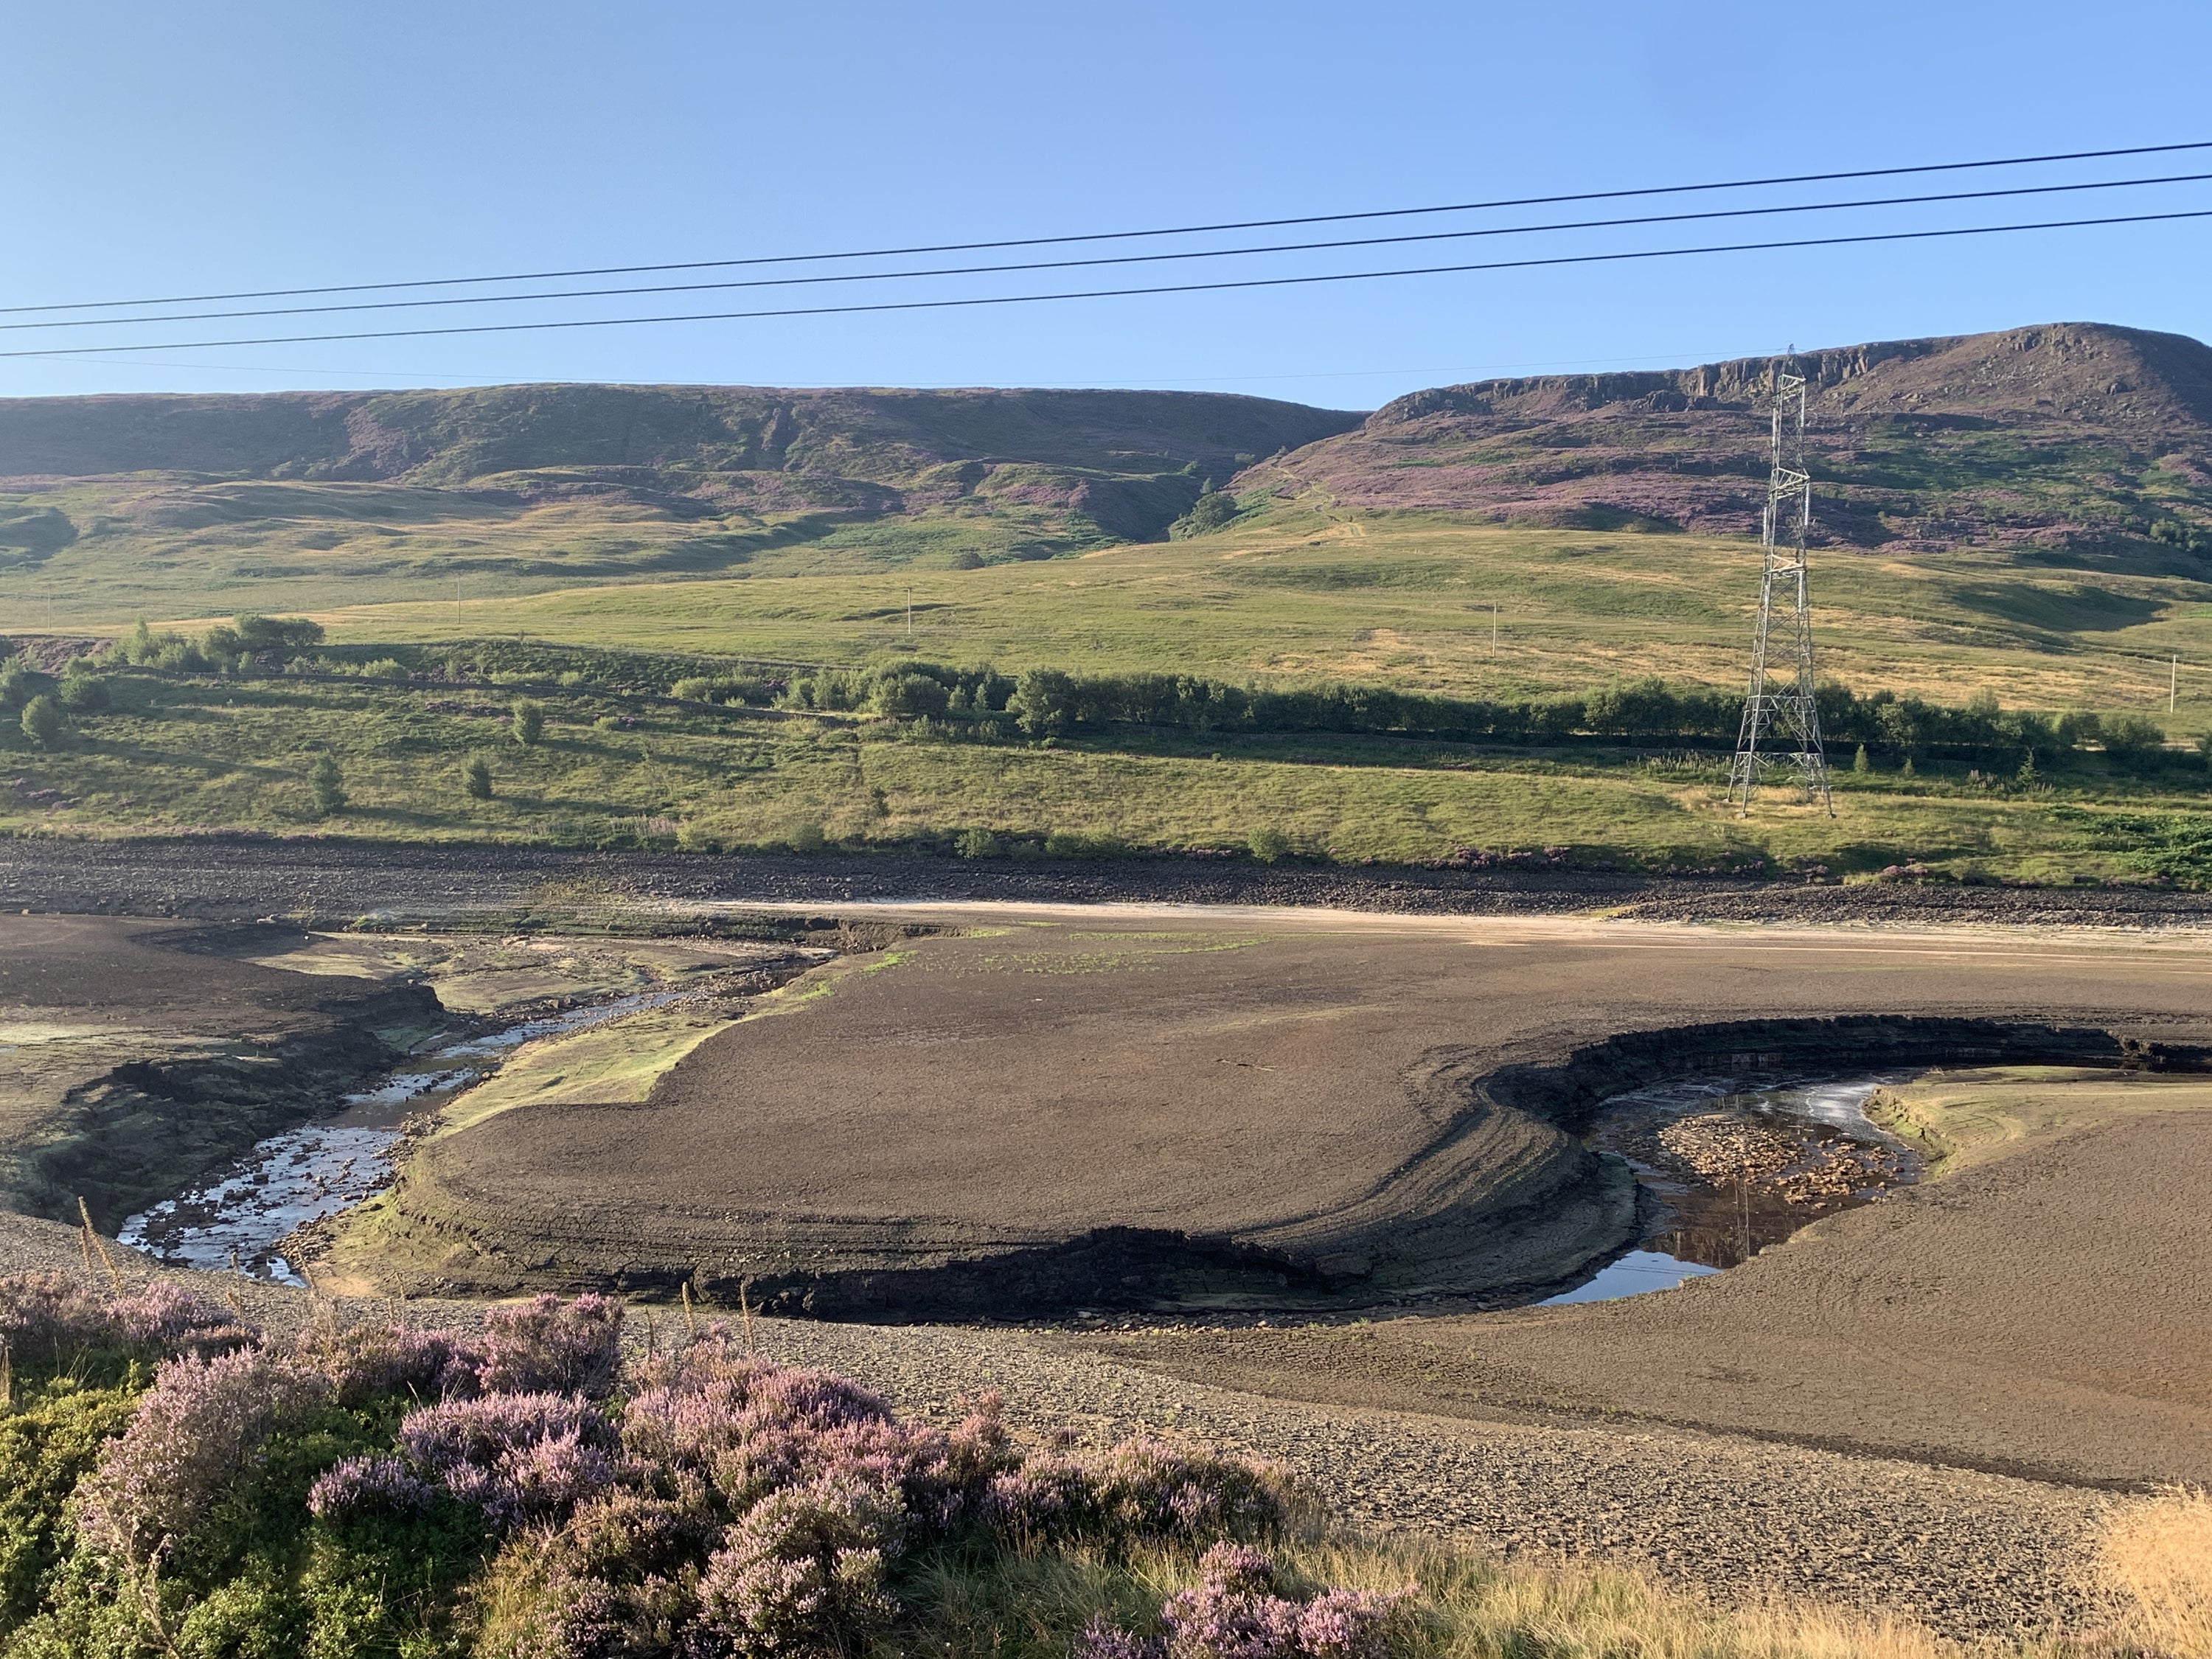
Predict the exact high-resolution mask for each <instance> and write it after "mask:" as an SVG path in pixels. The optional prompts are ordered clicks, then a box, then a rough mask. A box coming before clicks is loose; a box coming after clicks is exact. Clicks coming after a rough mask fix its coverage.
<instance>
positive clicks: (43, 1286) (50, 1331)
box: [0, 1273, 255, 1370]
mask: <svg viewBox="0 0 2212 1659" xmlns="http://www.w3.org/2000/svg"><path fill="white" fill-rule="evenodd" d="M254 1335H255V1333H254V1332H253V1331H252V1329H251V1328H248V1327H246V1326H245V1325H243V1324H241V1323H240V1322H239V1321H238V1320H237V1319H236V1318H235V1317H234V1316H233V1315H232V1314H231V1313H230V1312H229V1311H228V1310H226V1309H223V1308H221V1307H218V1306H217V1305H216V1304H214V1303H212V1302H208V1301H204V1300H203V1299H202V1298H200V1297H196V1296H193V1295H191V1294H190V1293H189V1292H187V1291H182V1290H179V1289H178V1288H177V1287H176V1286H175V1285H168V1284H161V1283H156V1284H153V1285H147V1286H145V1287H144V1288H143V1289H142V1290H139V1291H135V1292H132V1293H131V1294H129V1295H124V1296H113V1297H100V1296H97V1295H94V1293H93V1292H92V1291H89V1290H88V1289H87V1288H86V1287H85V1286H84V1285H82V1284H81V1283H80V1282H79V1281H77V1280H76V1279H71V1278H70V1277H68V1276H66V1275H64V1274H62V1273H15V1274H11V1275H9V1276H8V1277H7V1278H4V1279H0V1343H4V1344H5V1345H6V1347H7V1351H8V1352H9V1356H10V1357H11V1358H12V1359H13V1361H14V1363H15V1364H17V1365H19V1366H21V1365H23V1364H33V1365H42V1366H43V1365H52V1366H53V1367H54V1368H55V1369H57V1370H58V1369H60V1368H62V1367H64V1366H65V1365H68V1364H72V1363H74V1362H75V1361H76V1360H77V1359H79V1358H82V1356H83V1355H84V1354H85V1353H86V1352H87V1351H88V1350H91V1349H98V1348H111V1349H118V1350H122V1351H125V1352H127V1353H129V1354H130V1355H131V1356H132V1357H135V1358H140V1359H158V1358H168V1357H171V1356H173V1355H176V1354H180V1353H197V1354H209V1353H217V1352H225V1351H227V1350H228V1349H231V1348H235V1347H239V1346H243V1345H244V1344H246V1343H247V1342H250V1341H252V1340H253V1337H254Z"/></svg>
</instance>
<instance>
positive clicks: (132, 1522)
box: [77, 1348, 330, 1564]
mask: <svg viewBox="0 0 2212 1659" xmlns="http://www.w3.org/2000/svg"><path fill="white" fill-rule="evenodd" d="M329 1395H330V1384H329V1383H327V1382H325V1380H324V1379H323V1378H321V1377H319V1376H316V1375H315V1374H314V1373H313V1372H312V1371H309V1370H306V1369H304V1368H302V1367H301V1366H298V1365H295V1364H291V1363H290V1362H289V1361H287V1360H284V1359H281V1358H277V1357H276V1356H275V1355H273V1354H271V1353H270V1352H268V1351H267V1350H265V1349H262V1348H241V1349H240V1350H238V1351H237V1352H233V1353H227V1354H222V1355H219V1356H218V1357H216V1358H213V1359H204V1358H199V1357H198V1356H197V1355H191V1354H187V1355H185V1356H184V1357H183V1358H177V1359H172V1360H170V1361H168V1362H167V1364H164V1365H163V1366H162V1367H161V1370H159V1371H158V1372H156V1373H155V1377H154V1386H153V1387H152V1388H151V1389H148V1390H147V1392H146V1395H145V1398H144V1399H143V1401H141V1402H140V1403H139V1407H138V1412H137V1416H135V1417H134V1418H133V1419H131V1426H130V1427H129V1428H128V1429H127V1430H125V1431H124V1433H123V1435H122V1437H120V1438H119V1439H118V1440H116V1441H115V1442H114V1443H112V1444H111V1445H110V1446H109V1447H108V1448H107V1449H106V1451H105V1452H104V1453H103V1454H102V1455H101V1457H100V1463H99V1466H98V1467H97V1468H94V1470H93V1472H92V1473H91V1474H90V1475H88V1477H86V1479H85V1480H84V1481H83V1482H82V1485H81V1486H79V1487H78V1489H77V1504H78V1526H79V1530H80V1531H81V1533H82V1535H83V1537H84V1538H85V1540H86V1541H87V1542H88V1543H89V1544H90V1545H91V1546H92V1547H94V1549H96V1550H99V1551H100V1552H101V1553H105V1554H108V1555H112V1556H113V1557H115V1558H117V1559H119V1560H122V1561H125V1562H129V1563H133V1564H145V1563H150V1562H152V1561H155V1560H157V1559H160V1558H161V1556H163V1555H165V1554H167V1553H169V1552H170V1550H171V1549H172V1548H173V1546H174V1545H175V1544H176V1542H177V1541H179V1539H180V1538H181V1537H183V1536H184V1535H185V1534H188V1533H190V1532H191V1530H192V1529H193V1528H194V1527H195V1526H196V1525H197V1524H198V1523H199V1522H202V1521H203V1520H204V1518H205V1516H206V1515H207V1513H208V1511H209V1510H210V1508H211V1507H212V1505H213V1504H214V1503H215V1501H216V1498H218V1496H220V1495H221V1493H222V1491H223V1489H224V1488H225V1487H226V1486H228V1485H229V1483H230V1482H231V1481H232V1480H234V1479H235V1478H236V1477H237V1476H239V1475H240V1474H242V1473H244V1472H245V1471H246V1469H247V1468H248V1467H249V1466H250V1465H251V1463H252V1461H253V1460H254V1458H255V1455H256V1454H258V1452H259V1451H260V1449H261V1447H262V1443H263V1442H264V1441H265V1440H267V1439H268V1438H269V1437H270V1435H271V1434H272V1433H274V1432H275V1431H276V1430H277V1429H278V1428H280V1427H283V1426H284V1425H287V1424H289V1423H293V1422H296V1421H298V1420H299V1419H301V1418H302V1417H304V1416H305V1415H306V1414H307V1413H308V1412H309V1411H311V1410H312V1409H313V1408H314V1407H317V1406H319V1405H320V1404H322V1403H323V1402H324V1401H325V1400H327V1399H328V1398H329Z"/></svg>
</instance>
